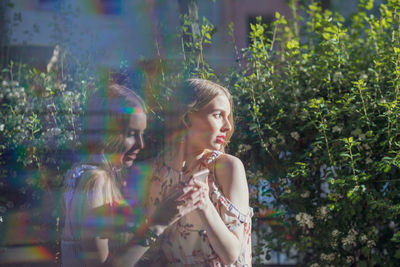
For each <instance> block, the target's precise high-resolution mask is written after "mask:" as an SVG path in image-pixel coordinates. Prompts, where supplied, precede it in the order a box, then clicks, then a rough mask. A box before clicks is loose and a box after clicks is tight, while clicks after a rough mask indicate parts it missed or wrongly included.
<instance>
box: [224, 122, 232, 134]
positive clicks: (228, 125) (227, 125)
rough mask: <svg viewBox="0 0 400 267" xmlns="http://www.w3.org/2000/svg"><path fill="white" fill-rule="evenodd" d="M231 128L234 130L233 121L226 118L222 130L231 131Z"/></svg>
mask: <svg viewBox="0 0 400 267" xmlns="http://www.w3.org/2000/svg"><path fill="white" fill-rule="evenodd" d="M230 130H232V125H231V123H230V122H229V119H225V120H224V125H223V127H222V131H223V132H229V131H230Z"/></svg>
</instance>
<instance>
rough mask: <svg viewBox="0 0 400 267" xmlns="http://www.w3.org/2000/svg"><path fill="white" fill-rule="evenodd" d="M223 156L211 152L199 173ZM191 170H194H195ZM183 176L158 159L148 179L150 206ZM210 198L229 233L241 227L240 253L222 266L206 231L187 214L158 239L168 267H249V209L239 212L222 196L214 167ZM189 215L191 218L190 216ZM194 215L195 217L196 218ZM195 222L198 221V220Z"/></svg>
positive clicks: (160, 198) (158, 200)
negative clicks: (150, 177)
mask: <svg viewBox="0 0 400 267" xmlns="http://www.w3.org/2000/svg"><path fill="white" fill-rule="evenodd" d="M221 154H222V152H220V151H213V152H212V153H210V155H208V156H206V158H205V159H204V160H203V162H202V164H201V165H200V166H199V169H198V170H201V169H204V168H206V166H207V165H208V166H214V165H215V161H216V159H217V158H218V157H219V156H220V155H221ZM198 170H193V171H198ZM182 179H183V175H182V173H181V172H178V171H176V170H174V169H172V168H171V167H169V166H167V165H165V164H164V163H163V162H161V161H160V160H159V161H157V162H156V164H155V170H154V175H153V177H152V180H151V188H152V190H151V194H150V197H149V201H150V203H151V204H152V205H154V206H157V204H158V203H160V202H161V201H163V199H164V198H165V197H166V196H168V194H169V193H170V192H171V190H174V188H175V187H176V186H177V185H178V184H179V183H182V182H185V181H182ZM209 180H210V181H211V182H210V184H209V185H210V199H211V201H212V203H213V204H214V206H215V208H216V209H217V211H218V213H219V214H220V216H221V218H222V220H223V221H224V223H225V224H226V226H227V227H228V229H229V230H234V229H235V228H237V227H240V226H241V225H243V226H244V231H243V239H242V246H241V251H240V255H239V257H238V259H237V260H236V262H235V263H233V264H231V265H224V264H223V263H222V262H221V260H220V259H219V257H218V255H217V254H216V253H215V252H214V250H213V248H212V247H211V244H210V242H209V241H208V237H207V233H206V231H205V230H203V229H200V228H199V226H196V218H195V217H194V219H193V216H195V215H196V214H193V212H192V213H190V214H188V215H186V216H184V217H183V218H181V219H180V220H179V221H177V222H176V223H175V224H174V225H172V226H171V227H169V228H168V229H167V230H166V231H165V232H164V234H163V235H162V237H161V240H160V248H161V250H162V252H163V253H164V257H165V258H166V263H164V264H166V265H168V266H251V217H252V215H253V210H252V208H250V207H249V209H248V210H247V211H244V212H242V211H240V210H239V209H238V208H237V207H235V205H234V204H233V203H232V202H231V201H229V199H227V198H226V197H225V196H224V194H223V193H222V191H221V189H220V186H219V185H218V183H217V181H216V179H215V176H214V168H213V167H211V168H210V174H209ZM189 215H190V216H189ZM196 216H197V215H196ZM197 219H198V220H197V221H199V219H200V218H198V217H197Z"/></svg>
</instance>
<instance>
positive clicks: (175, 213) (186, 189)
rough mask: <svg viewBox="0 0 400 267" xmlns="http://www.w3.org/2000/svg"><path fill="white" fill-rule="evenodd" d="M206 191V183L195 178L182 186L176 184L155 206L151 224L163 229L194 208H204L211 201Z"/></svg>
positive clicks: (207, 190)
mask: <svg viewBox="0 0 400 267" xmlns="http://www.w3.org/2000/svg"><path fill="white" fill-rule="evenodd" d="M208 192H209V188H208V185H207V184H205V183H202V182H200V181H196V180H195V179H191V180H190V181H189V183H187V184H185V185H183V186H182V185H179V186H176V187H175V188H173V189H172V190H171V193H170V194H169V195H168V196H167V197H166V198H164V200H163V201H162V202H161V203H160V204H159V205H158V206H157V208H156V210H155V211H154V213H153V217H152V219H153V220H152V224H153V225H158V226H161V227H162V228H164V229H165V228H166V227H168V226H170V225H172V224H173V223H175V222H176V221H177V220H179V219H180V218H182V217H183V216H185V215H186V214H189V213H191V212H192V211H194V210H196V209H200V210H204V209H206V208H207V207H208V205H209V204H210V203H211V201H210V198H209V196H208ZM164 229H162V230H164Z"/></svg>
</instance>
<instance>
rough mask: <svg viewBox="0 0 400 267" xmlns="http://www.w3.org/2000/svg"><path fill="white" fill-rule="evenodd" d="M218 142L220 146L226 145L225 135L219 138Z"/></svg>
mask: <svg viewBox="0 0 400 267" xmlns="http://www.w3.org/2000/svg"><path fill="white" fill-rule="evenodd" d="M217 142H218V143H220V144H223V143H225V135H219V136H217Z"/></svg>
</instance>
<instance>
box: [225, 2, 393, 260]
mask: <svg viewBox="0 0 400 267" xmlns="http://www.w3.org/2000/svg"><path fill="white" fill-rule="evenodd" d="M372 8H373V1H365V0H362V1H360V4H359V7H358V11H357V13H356V14H354V15H353V16H352V17H351V19H350V20H349V21H345V20H344V19H343V17H341V16H340V15H338V14H333V13H332V12H331V11H329V10H322V9H321V7H320V6H319V5H318V4H317V3H313V4H310V5H309V6H308V7H307V8H306V9H305V10H306V12H305V16H304V18H302V17H300V16H298V15H296V16H293V17H294V19H293V20H292V21H290V22H288V21H287V20H286V19H285V18H284V17H282V16H280V15H279V14H278V13H276V20H275V21H274V22H273V23H272V24H271V25H265V24H263V23H261V19H260V20H258V22H257V23H256V24H254V25H251V29H252V31H251V33H250V39H251V43H250V45H249V47H248V48H247V49H245V50H244V51H243V54H242V56H243V58H244V59H243V60H244V62H245V63H246V67H245V68H244V69H243V68H242V69H239V71H236V72H234V73H233V74H232V75H231V79H230V82H231V88H233V90H234V93H233V94H234V97H235V98H236V103H237V105H236V106H235V107H237V110H236V115H237V118H238V121H237V131H236V133H235V137H236V138H235V139H234V140H233V144H232V147H233V148H234V150H235V151H236V152H237V154H238V155H239V156H240V157H241V158H242V159H245V162H246V165H247V169H248V170H249V172H248V178H249V181H250V183H252V184H255V185H258V188H260V189H261V191H260V192H258V195H259V196H263V197H264V199H266V200H267V199H269V201H264V202H263V203H259V204H256V205H258V206H259V210H261V209H263V208H267V209H273V210H275V212H274V213H272V215H270V219H272V218H275V219H276V218H278V219H280V221H281V223H280V224H278V225H272V224H271V228H272V231H271V230H270V231H269V232H266V233H265V235H264V238H265V240H264V246H266V247H267V248H269V249H273V250H280V251H283V252H288V251H290V250H291V249H295V250H296V251H298V254H297V255H296V256H297V258H298V261H299V263H300V264H306V265H310V266H328V265H332V266H374V265H375V264H379V265H380V266H395V265H396V263H398V262H399V260H400V249H399V245H400V244H399V243H400V225H399V217H400V205H399V203H400V180H399V177H400V171H399V166H400V165H399V164H400V150H399V149H400V143H399V133H400V128H399V126H400V125H399V114H400V113H399V112H400V110H399V108H400V105H399V97H400V95H399V86H400V79H399V77H400V30H399V29H400V28H399V25H400V2H399V1H397V0H389V1H388V2H387V4H381V5H380V6H379V11H380V15H379V17H375V16H373V15H371V14H369V13H370V10H371V9H372ZM269 33H271V34H269ZM268 36H271V37H268ZM250 146H251V147H250ZM263 184H267V185H268V186H262V185H263ZM260 256H261V255H256V258H257V257H260Z"/></svg>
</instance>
